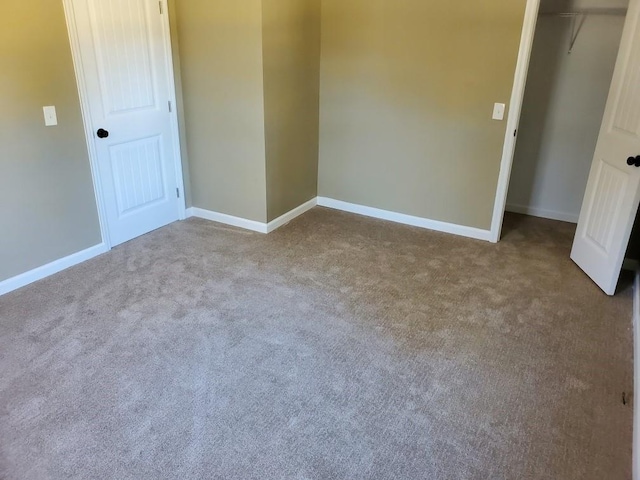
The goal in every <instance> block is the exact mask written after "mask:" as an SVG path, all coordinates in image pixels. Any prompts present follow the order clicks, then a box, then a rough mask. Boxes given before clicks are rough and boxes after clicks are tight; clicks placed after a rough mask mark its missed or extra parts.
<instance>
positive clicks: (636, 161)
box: [627, 155, 640, 167]
mask: <svg viewBox="0 0 640 480" xmlns="http://www.w3.org/2000/svg"><path fill="white" fill-rule="evenodd" d="M627 165H629V166H631V165H633V166H635V167H640V155H638V156H637V157H629V158H627Z"/></svg>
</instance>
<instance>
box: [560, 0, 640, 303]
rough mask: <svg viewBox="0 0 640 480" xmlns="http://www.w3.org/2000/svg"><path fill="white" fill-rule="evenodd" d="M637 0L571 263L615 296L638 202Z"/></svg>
mask: <svg viewBox="0 0 640 480" xmlns="http://www.w3.org/2000/svg"><path fill="white" fill-rule="evenodd" d="M639 20H640V0H631V2H630V5H629V12H628V14H627V20H626V24H625V29H624V33H623V35H622V43H621V46H620V53H619V55H618V61H617V64H616V69H615V73H614V76H613V82H612V85H611V90H610V92H609V100H608V101H607V107H606V110H605V114H604V119H603V123H602V128H601V130H600V136H599V138H598V144H597V147H596V152H595V157H594V160H593V164H592V167H591V173H590V175H589V182H588V184H587V190H586V193H585V198H584V203H583V205H582V211H581V213H580V220H579V222H578V229H577V232H576V237H575V240H574V243H573V249H572V252H571V258H572V259H573V260H574V261H575V262H576V263H577V264H578V265H579V266H580V268H582V269H583V270H584V271H585V272H586V273H587V274H588V275H589V276H590V277H591V278H592V279H593V281H594V282H595V283H596V284H598V285H599V286H600V288H602V290H604V291H605V292H606V293H607V294H609V295H613V294H614V293H615V289H616V285H617V283H618V277H619V276H620V271H621V269H622V263H623V261H624V255H625V253H626V249H627V245H628V243H629V236H630V235H631V229H632V227H633V222H634V219H635V216H636V211H637V209H638V203H639V202H640V25H639Z"/></svg>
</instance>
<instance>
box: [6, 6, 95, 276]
mask: <svg viewBox="0 0 640 480" xmlns="http://www.w3.org/2000/svg"><path fill="white" fill-rule="evenodd" d="M0 72H2V73H1V74H0V92H1V95H2V103H1V105H2V115H0V138H1V140H0V281H2V280H6V279H7V278H10V277H13V276H15V275H18V274H20V273H24V272H26V271H28V270H31V269H33V268H35V267H39V266H41V265H44V264H46V263H49V262H52V261H54V260H57V259H59V258H61V257H65V256H67V255H70V254H72V253H75V252H78V251H80V250H84V249H86V248H89V247H91V246H94V245H96V244H98V243H100V242H101V239H100V229H99V224H98V215H97V210H96V204H95V197H94V193H93V183H92V180H91V171H90V166H89V160H88V155H87V150H86V143H85V138H84V130H83V126H82V117H81V113H80V105H79V100H78V94H77V88H76V82H75V75H74V71H73V64H72V60H71V50H70V46H69V41H68V36H67V30H66V24H65V20H64V12H63V8H62V2H61V1H56V2H49V1H47V2H42V1H37V0H12V1H6V2H3V4H2V16H0ZM44 105H55V106H56V108H57V113H58V122H59V125H58V126H57V127H45V126H44V120H43V116H42V107H43V106H44Z"/></svg>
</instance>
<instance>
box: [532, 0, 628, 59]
mask: <svg viewBox="0 0 640 480" xmlns="http://www.w3.org/2000/svg"><path fill="white" fill-rule="evenodd" d="M540 15H544V16H553V17H562V18H570V19H571V39H570V42H569V53H571V52H573V47H574V46H575V44H576V40H578V36H579V35H580V30H582V27H583V26H584V22H585V20H586V19H587V17H588V16H589V15H614V16H623V17H624V16H626V15H627V9H626V8H583V9H580V10H575V11H573V12H540Z"/></svg>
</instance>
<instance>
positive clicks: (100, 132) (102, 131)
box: [96, 128, 631, 165]
mask: <svg viewBox="0 0 640 480" xmlns="http://www.w3.org/2000/svg"><path fill="white" fill-rule="evenodd" d="M96 135H98V138H107V137H108V136H109V132H107V131H106V130H105V129H104V128H99V129H98V131H97V132H96ZM629 165H631V164H629Z"/></svg>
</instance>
